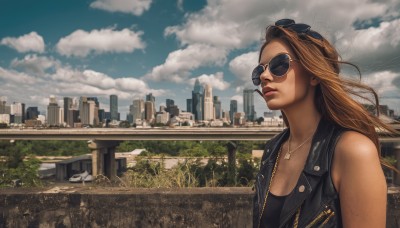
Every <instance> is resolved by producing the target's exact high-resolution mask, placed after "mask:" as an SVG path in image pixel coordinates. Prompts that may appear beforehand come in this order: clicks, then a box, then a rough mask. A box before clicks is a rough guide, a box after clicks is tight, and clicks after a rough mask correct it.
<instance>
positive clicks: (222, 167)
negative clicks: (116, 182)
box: [120, 157, 258, 188]
mask: <svg viewBox="0 0 400 228" xmlns="http://www.w3.org/2000/svg"><path fill="white" fill-rule="evenodd" d="M257 162H258V161H257ZM257 162H254V161H253V160H251V159H249V160H245V159H242V160H239V168H238V174H237V177H236V178H237V179H238V180H239V181H238V184H237V186H251V185H252V184H253V182H254V177H255V174H256V173H257V171H258V166H257ZM227 171H228V164H227V162H226V160H225V159H222V158H210V159H208V161H207V164H203V163H202V160H201V159H200V158H189V159H186V160H185V161H184V162H182V163H178V165H176V166H174V167H172V168H171V169H165V168H164V167H163V159H161V161H152V160H151V157H147V158H143V157H140V158H139V159H138V160H137V163H136V165H135V166H134V167H133V168H130V169H129V170H128V171H127V172H126V173H125V174H124V175H123V177H122V178H121V179H120V180H121V185H122V186H125V187H143V188H154V187H157V188H160V187H164V188H180V187H224V186H228V173H227Z"/></svg>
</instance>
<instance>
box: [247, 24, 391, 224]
mask: <svg viewBox="0 0 400 228" xmlns="http://www.w3.org/2000/svg"><path fill="white" fill-rule="evenodd" d="M265 39H266V40H265V43H264V44H263V46H262V48H261V50H260V55H259V66H257V67H256V68H255V69H254V71H253V74H252V80H253V83H254V84H255V85H257V86H258V85H261V88H262V92H260V91H258V92H259V93H260V94H261V95H262V96H263V97H264V99H265V101H266V103H267V105H268V107H269V109H271V110H278V109H279V110H281V111H282V115H283V118H284V120H285V123H286V125H287V126H288V128H287V129H286V130H285V131H283V132H282V133H281V134H279V135H277V136H276V137H274V138H273V139H272V140H270V141H269V142H268V143H267V145H266V147H265V151H264V154H263V157H262V160H261V166H260V172H259V174H258V175H257V178H256V183H255V186H256V194H255V197H254V218H253V225H254V227H320V226H322V227H357V228H358V227H373V228H378V227H385V222H386V197H387V186H386V181H385V176H384V174H383V171H382V167H381V163H380V150H379V141H378V135H377V133H376V130H375V128H378V129H381V130H388V131H389V132H392V133H394V130H392V129H390V127H388V126H386V125H385V124H383V123H382V122H380V121H379V119H378V118H377V117H376V116H373V115H371V114H370V113H369V112H368V111H367V110H366V109H365V108H364V107H363V106H362V105H361V104H359V103H358V102H357V101H355V100H354V99H353V98H352V97H351V95H352V96H353V95H358V93H357V91H361V92H363V90H364V91H368V92H371V93H372V94H373V95H375V104H377V105H378V101H377V99H376V93H375V92H374V91H373V89H371V88H369V87H367V86H364V85H361V84H359V83H357V82H354V81H350V80H345V79H343V78H341V77H339V71H340V69H339V64H340V63H345V62H342V61H340V60H339V55H338V53H337V52H336V50H335V48H334V47H333V46H332V45H331V44H330V43H329V42H328V41H327V40H326V39H324V38H323V37H322V36H321V35H320V34H319V33H317V32H315V31H313V30H311V29H310V26H308V25H306V24H296V23H295V21H294V20H291V19H282V20H279V21H277V22H276V23H275V25H273V26H269V27H268V28H267V31H266V36H265ZM346 64H349V63H346ZM350 65H352V64H350ZM352 66H354V65H352ZM355 67H356V66H355ZM356 69H357V70H358V68H357V67H356ZM359 97H362V96H361V95H360V96H359Z"/></svg>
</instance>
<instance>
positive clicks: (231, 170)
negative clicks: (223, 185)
mask: <svg viewBox="0 0 400 228" xmlns="http://www.w3.org/2000/svg"><path fill="white" fill-rule="evenodd" d="M227 147H228V185H230V186H235V185H236V149H237V142H235V141H229V142H228V144H227Z"/></svg>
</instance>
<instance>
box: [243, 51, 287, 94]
mask: <svg viewBox="0 0 400 228" xmlns="http://www.w3.org/2000/svg"><path fill="white" fill-rule="evenodd" d="M290 61H293V60H292V58H291V57H290V55H289V54H288V53H280V54H278V55H276V56H275V57H273V58H272V59H271V60H270V61H269V62H268V63H267V64H265V65H263V64H260V65H258V66H257V67H256V68H254V70H253V73H252V74H251V79H252V80H253V84H254V85H255V86H259V85H260V84H261V74H262V73H263V72H264V71H265V70H266V69H267V68H268V71H269V73H270V74H271V75H273V76H275V77H282V76H285V75H286V74H287V72H288V71H289V68H290Z"/></svg>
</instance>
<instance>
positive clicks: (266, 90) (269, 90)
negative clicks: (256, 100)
mask: <svg viewBox="0 0 400 228" xmlns="http://www.w3.org/2000/svg"><path fill="white" fill-rule="evenodd" d="M262 92H263V94H264V96H265V97H269V96H272V95H274V94H275V93H276V92H277V90H276V89H273V88H270V87H264V88H263V89H262Z"/></svg>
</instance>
